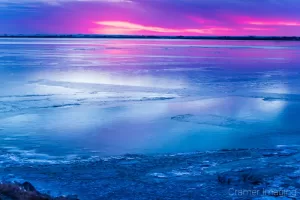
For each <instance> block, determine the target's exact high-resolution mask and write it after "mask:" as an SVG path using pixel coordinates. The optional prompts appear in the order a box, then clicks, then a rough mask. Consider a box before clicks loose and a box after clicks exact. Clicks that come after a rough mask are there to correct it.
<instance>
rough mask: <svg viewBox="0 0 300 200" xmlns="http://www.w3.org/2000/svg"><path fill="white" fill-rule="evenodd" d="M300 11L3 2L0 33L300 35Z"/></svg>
mask: <svg viewBox="0 0 300 200" xmlns="http://www.w3.org/2000/svg"><path fill="white" fill-rule="evenodd" d="M220 8H222V9H221V10H220ZM299 10H300V3H299V2H298V1H292V0H282V1H281V3H280V4H279V3H276V2H275V1H258V0H254V1H242V0H230V1H223V0H211V1H208V0H207V1H192V0H186V1H183V0H151V1H142V0H84V1H82V0H55V1H45V0H25V1H22V2H21V3H16V2H15V1H13V3H12V1H9V0H2V1H0V34H77V33H78V34H133V35H134V34H136V35H229V36H233V35H274V36H299V35H300V13H299Z"/></svg>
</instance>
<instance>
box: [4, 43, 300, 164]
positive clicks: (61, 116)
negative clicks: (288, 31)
mask: <svg viewBox="0 0 300 200" xmlns="http://www.w3.org/2000/svg"><path fill="white" fill-rule="evenodd" d="M0 61H1V62H0V88H1V89H0V91H1V93H0V136H1V137H0V151H1V152H2V153H1V158H0V159H1V162H2V163H3V162H5V163H6V162H9V163H12V162H17V163H20V162H24V163H26V162H33V161H34V162H37V163H38V162H40V163H43V162H46V163H47V162H51V163H53V162H62V161H68V160H73V159H91V158H93V157H95V156H111V155H122V154H126V153H141V154H152V153H178V152H192V151H206V150H214V149H223V148H252V147H253V148H268V147H274V146H276V145H283V144H287V145H290V144H299V143H300V135H299V130H300V123H299V113H300V43H299V42H273V41H217V40H216V41H211V40H204V41H201V40H198V41H197V40H195V41H193V40H124V39H123V40H118V39H109V40H105V39H0Z"/></svg>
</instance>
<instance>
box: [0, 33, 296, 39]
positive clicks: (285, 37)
mask: <svg viewBox="0 0 300 200" xmlns="http://www.w3.org/2000/svg"><path fill="white" fill-rule="evenodd" d="M0 38H112V39H190V40H283V41H300V37H297V36H292V37H291V36H154V35H98V34H97V35H95V34H35V35H24V34H18V35H10V34H3V35H0Z"/></svg>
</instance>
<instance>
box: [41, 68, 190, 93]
mask: <svg viewBox="0 0 300 200" xmlns="http://www.w3.org/2000/svg"><path fill="white" fill-rule="evenodd" d="M38 76H39V77H37V78H36V79H41V77H43V78H42V79H48V80H52V81H62V82H70V83H90V84H106V85H123V86H137V87H153V88H173V89H176V88H183V87H186V83H184V82H183V81H180V80H173V79H170V78H166V77H161V78H160V77H155V76H151V75H147V74H144V75H132V74H131V75H126V74H125V73H105V72H97V71H96V72H95V71H77V72H71V71H69V72H59V73H50V74H48V73H47V74H39V75H38Z"/></svg>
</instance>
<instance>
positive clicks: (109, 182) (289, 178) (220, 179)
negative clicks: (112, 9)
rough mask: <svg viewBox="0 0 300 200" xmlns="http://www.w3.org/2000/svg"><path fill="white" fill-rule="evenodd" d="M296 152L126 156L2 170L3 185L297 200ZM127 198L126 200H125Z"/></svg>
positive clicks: (137, 195) (110, 194)
mask: <svg viewBox="0 0 300 200" xmlns="http://www.w3.org/2000/svg"><path fill="white" fill-rule="evenodd" d="M299 161H300V147H299V146H278V147H276V148H274V149H233V150H230V149H224V150H218V151H210V152H194V153H182V154H157V155H130V154H129V155H124V156H115V157H107V158H99V159H95V160H93V161H90V162H81V161H80V160H79V161H78V162H73V163H70V164H43V165H34V164H31V165H24V166H15V167H12V166H10V167H5V166H2V167H1V169H0V175H1V176H2V180H5V181H13V180H17V181H19V182H22V181H23V182H24V181H29V182H30V183H32V184H33V185H35V186H37V189H38V190H39V191H41V192H42V193H44V192H46V191H49V190H50V191H51V195H53V196H61V195H68V194H77V195H78V196H79V199H82V200H85V199H95V200H96V199H126V198H127V199H174V198H180V199H232V198H238V199H249V198H250V199H251V198H253V199H255V198H257V199H260V198H261V199H264V198H263V197H268V198H269V199H272V198H275V197H276V196H279V197H281V196H284V197H286V199H298V198H299V197H300V193H299V192H300V191H297V188H299V186H300V182H299V177H300V164H299ZM125 197H126V198H125Z"/></svg>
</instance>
